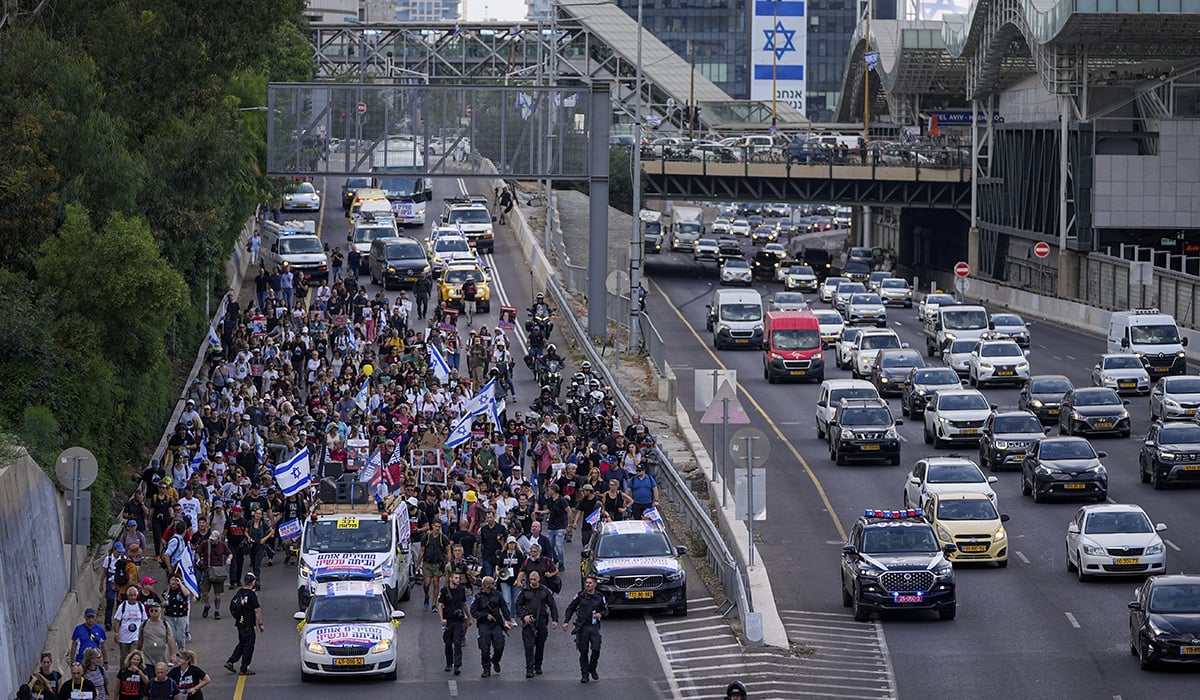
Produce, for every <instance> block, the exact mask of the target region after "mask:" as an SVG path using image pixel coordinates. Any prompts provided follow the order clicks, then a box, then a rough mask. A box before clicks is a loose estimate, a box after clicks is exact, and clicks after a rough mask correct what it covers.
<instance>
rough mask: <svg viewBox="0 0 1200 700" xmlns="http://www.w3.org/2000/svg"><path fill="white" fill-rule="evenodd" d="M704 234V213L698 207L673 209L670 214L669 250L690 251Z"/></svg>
mask: <svg viewBox="0 0 1200 700" xmlns="http://www.w3.org/2000/svg"><path fill="white" fill-rule="evenodd" d="M703 234H704V212H703V211H701V209H700V208H699V207H675V209H674V211H672V212H671V250H688V251H690V250H692V248H694V247H695V245H696V241H697V240H698V239H699V238H700V236H701V235H703Z"/></svg>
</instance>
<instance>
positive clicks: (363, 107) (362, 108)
mask: <svg viewBox="0 0 1200 700" xmlns="http://www.w3.org/2000/svg"><path fill="white" fill-rule="evenodd" d="M358 113H359V114H366V113H367V103H366V102H359V103H358Z"/></svg>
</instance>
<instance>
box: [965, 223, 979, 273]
mask: <svg viewBox="0 0 1200 700" xmlns="http://www.w3.org/2000/svg"><path fill="white" fill-rule="evenodd" d="M967 264H968V265H970V266H971V272H972V273H973V274H975V275H978V274H979V273H980V272H981V271H982V270H981V269H980V267H979V227H978V226H972V227H971V228H969V229H967Z"/></svg>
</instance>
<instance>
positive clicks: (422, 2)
mask: <svg viewBox="0 0 1200 700" xmlns="http://www.w3.org/2000/svg"><path fill="white" fill-rule="evenodd" d="M395 1H396V20H397V21H399V22H444V21H446V20H448V19H459V18H461V17H462V14H461V12H460V10H459V0H395Z"/></svg>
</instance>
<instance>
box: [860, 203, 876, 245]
mask: <svg viewBox="0 0 1200 700" xmlns="http://www.w3.org/2000/svg"><path fill="white" fill-rule="evenodd" d="M862 213H863V215H862V236H861V238H862V240H860V241H859V242H858V244H859V245H860V246H862V247H864V248H870V247H871V246H872V245H873V244H874V241H873V240H872V239H873V238H874V235H873V234H874V231H873V230H872V226H871V223H872V222H871V215H872V212H871V207H869V206H867V205H865V204H864V205H863V208H862Z"/></svg>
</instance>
